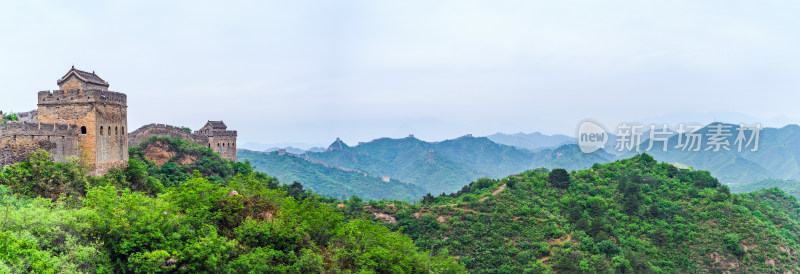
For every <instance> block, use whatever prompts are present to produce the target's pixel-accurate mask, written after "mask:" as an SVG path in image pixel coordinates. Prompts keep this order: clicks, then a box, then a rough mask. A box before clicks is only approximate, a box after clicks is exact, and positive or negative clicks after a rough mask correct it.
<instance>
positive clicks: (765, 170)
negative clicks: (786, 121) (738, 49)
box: [626, 123, 800, 186]
mask: <svg viewBox="0 0 800 274" xmlns="http://www.w3.org/2000/svg"><path fill="white" fill-rule="evenodd" d="M717 124H720V123H712V124H711V125H708V126H706V127H704V128H702V129H700V130H699V131H698V133H700V134H702V136H704V137H703V138H702V139H703V143H702V144H701V148H700V151H690V150H689V149H686V150H683V149H682V148H679V147H678V138H679V136H677V135H674V136H672V137H670V138H669V141H668V142H667V151H666V152H665V151H662V150H663V145H662V143H661V142H654V146H653V148H652V149H651V150H649V151H647V153H648V154H651V155H653V157H655V158H656V159H658V160H659V161H665V162H670V163H681V164H685V165H688V166H691V167H693V168H694V169H703V170H708V171H710V172H711V174H712V175H714V176H716V177H717V178H719V179H720V181H721V182H723V183H725V184H729V185H732V186H733V185H738V184H744V183H750V182H753V181H760V180H764V179H767V178H775V179H785V180H800V127H798V126H797V125H789V126H785V127H783V128H779V129H778V128H765V129H763V130H762V131H761V132H760V135H759V147H758V150H757V151H751V148H753V145H752V144H751V146H750V147H746V148H744V147H743V149H742V151H739V149H738V146H737V145H736V144H735V140H736V137H737V135H738V131H737V128H739V126H738V125H733V124H723V125H726V126H728V127H729V128H730V133H731V136H729V137H728V138H727V140H728V142H729V146H728V148H729V150H725V149H720V150H719V151H714V149H713V147H712V149H711V150H706V149H707V148H708V147H709V144H708V142H707V141H708V138H707V136H708V133H709V128H710V127H712V126H714V125H717ZM746 133H748V132H746ZM647 137H649V136H647ZM746 137H748V138H749V137H750V136H749V133H748V134H747V136H746ZM683 142H686V136H684V137H683ZM648 146H649V138H644V141H643V142H642V144H641V145H640V146H639V147H640V150H641V151H646V149H647V147H648ZM632 154H635V153H632V152H628V153H627V154H626V155H628V156H629V155H632Z"/></svg>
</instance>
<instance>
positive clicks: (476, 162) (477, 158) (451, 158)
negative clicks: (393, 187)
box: [305, 136, 614, 193]
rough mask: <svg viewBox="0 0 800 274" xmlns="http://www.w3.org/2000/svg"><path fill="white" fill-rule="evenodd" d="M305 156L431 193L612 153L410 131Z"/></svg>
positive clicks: (585, 163)
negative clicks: (435, 137)
mask: <svg viewBox="0 0 800 274" xmlns="http://www.w3.org/2000/svg"><path fill="white" fill-rule="evenodd" d="M558 154H561V156H558ZM305 157H306V158H307V159H309V160H312V161H319V162H324V163H326V164H329V165H333V166H338V167H344V168H348V169H354V170H361V171H364V172H366V173H369V174H373V175H379V176H389V177H391V178H397V179H399V180H400V181H403V182H406V183H410V184H416V185H419V186H420V187H423V188H424V189H425V190H427V191H429V192H431V193H442V192H447V193H450V192H454V191H456V190H458V189H459V188H461V187H462V186H464V185H465V184H467V183H469V182H471V181H473V180H476V179H478V178H480V177H489V178H502V177H504V176H508V175H510V174H516V173H519V172H522V171H525V170H528V169H533V168H537V167H542V166H547V167H556V166H557V167H564V168H569V169H578V168H586V167H589V166H591V165H592V164H594V163H595V162H601V163H605V162H608V161H612V160H613V159H614V157H613V155H611V154H608V153H605V152H597V153H593V154H583V153H580V151H579V150H578V148H577V146H576V145H567V146H562V147H559V148H556V149H549V150H543V151H541V152H531V151H529V150H525V149H519V148H516V147H513V146H508V145H502V144H498V143H495V142H492V141H491V140H490V139H488V138H486V137H471V136H464V137H460V138H457V139H452V140H445V141H441V142H425V141H422V140H419V139H417V138H414V137H406V138H401V139H391V138H380V139H376V140H373V141H371V142H367V143H362V144H359V145H357V146H353V147H350V146H347V145H346V144H344V142H342V141H341V140H337V141H335V142H334V143H333V144H331V147H329V149H328V151H325V152H321V153H306V154H305ZM549 160H552V162H549Z"/></svg>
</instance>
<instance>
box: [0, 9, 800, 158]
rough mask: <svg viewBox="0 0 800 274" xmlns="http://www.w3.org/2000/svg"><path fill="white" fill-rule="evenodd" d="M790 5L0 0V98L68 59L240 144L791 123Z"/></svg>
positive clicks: (133, 118)
mask: <svg viewBox="0 0 800 274" xmlns="http://www.w3.org/2000/svg"><path fill="white" fill-rule="evenodd" d="M700 2H702V3H700ZM798 14H800V4H798V2H794V1H758V2H752V1H429V0H426V1H392V2H389V1H124V2H123V1H119V2H117V1H110V2H101V1H96V2H88V1H35V0H33V1H7V0H0V83H2V84H3V85H4V87H3V89H4V91H3V92H2V93H0V94H2V96H0V109H2V110H4V111H9V110H14V111H26V110H30V109H34V108H35V107H36V106H35V104H36V102H35V101H36V91H39V90H46V89H55V88H57V86H56V84H55V81H56V79H58V78H59V77H61V76H62V75H63V74H64V73H65V72H66V71H67V70H68V69H69V67H70V66H71V65H73V64H74V65H75V66H76V67H77V68H79V69H83V70H89V71H96V72H97V73H98V75H100V76H101V77H103V78H104V79H105V80H106V81H108V82H110V83H111V90H115V91H121V92H125V93H127V94H128V104H129V108H128V113H129V121H128V123H129V127H130V128H132V129H135V128H137V127H139V126H141V125H144V124H147V123H150V122H159V123H168V124H173V125H186V126H189V127H192V128H198V127H200V126H201V125H202V124H203V123H204V122H205V121H206V120H209V119H222V120H225V122H226V123H227V124H228V125H229V127H230V128H232V129H236V130H239V138H240V140H241V141H240V142H242V143H244V142H260V143H276V142H305V143H322V144H327V143H330V142H331V141H332V140H333V139H334V138H335V137H342V138H343V139H344V140H345V141H346V142H348V143H352V144H354V143H356V142H358V141H368V140H371V139H374V138H378V137H383V136H388V137H402V136H406V135H408V134H409V133H413V134H415V135H416V136H417V137H419V138H421V139H424V140H441V139H446V138H452V137H457V136H460V135H463V134H467V133H472V134H475V135H487V134H491V133H494V132H498V131H501V132H519V131H524V132H534V131H541V132H544V133H564V134H572V133H573V132H574V129H575V127H576V126H577V124H578V122H579V121H580V120H582V119H585V118H593V119H595V120H598V121H601V122H604V123H606V124H615V123H618V122H622V121H639V120H642V121H650V120H648V119H656V120H658V119H663V120H666V122H673V121H672V120H674V119H677V118H675V117H680V119H685V117H702V118H697V119H713V118H717V119H720V120H725V119H728V120H730V119H741V117H748V119H755V120H762V121H768V122H769V121H777V122H776V123H786V122H791V123H796V122H794V121H796V120H795V118H797V117H800V108H798V107H797V104H798V102H800V92H798V87H800V77H798V75H800V51H799V50H798V49H799V48H800V29H798V27H797V26H800V17H799V16H797V15H798ZM695 114H696V115H697V116H693V115H695ZM708 117H713V118H708ZM730 122H738V121H735V120H731V121H730Z"/></svg>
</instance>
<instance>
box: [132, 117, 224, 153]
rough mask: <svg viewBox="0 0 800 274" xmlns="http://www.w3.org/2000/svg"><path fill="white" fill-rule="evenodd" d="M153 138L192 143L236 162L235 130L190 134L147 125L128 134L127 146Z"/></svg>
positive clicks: (178, 129)
mask: <svg viewBox="0 0 800 274" xmlns="http://www.w3.org/2000/svg"><path fill="white" fill-rule="evenodd" d="M153 136H166V137H169V138H173V139H175V138H178V139H183V140H187V141H190V142H194V143H196V144H198V145H201V146H204V147H208V148H211V149H212V150H214V152H217V153H219V154H220V156H221V157H222V158H223V159H228V160H234V161H238V158H237V155H236V136H237V132H236V131H235V130H217V131H210V130H209V131H208V133H206V131H204V130H198V131H195V132H194V133H190V132H188V131H186V130H183V129H181V128H179V127H176V126H171V125H165V124H149V125H145V126H143V127H140V128H139V129H137V130H135V131H133V132H131V133H130V134H129V144H130V145H131V146H138V145H139V144H141V143H142V142H144V141H146V140H147V139H150V137H153Z"/></svg>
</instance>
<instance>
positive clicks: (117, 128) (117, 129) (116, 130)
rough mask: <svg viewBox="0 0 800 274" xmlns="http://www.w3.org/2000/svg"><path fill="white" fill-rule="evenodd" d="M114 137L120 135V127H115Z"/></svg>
mask: <svg viewBox="0 0 800 274" xmlns="http://www.w3.org/2000/svg"><path fill="white" fill-rule="evenodd" d="M114 135H119V127H114Z"/></svg>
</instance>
